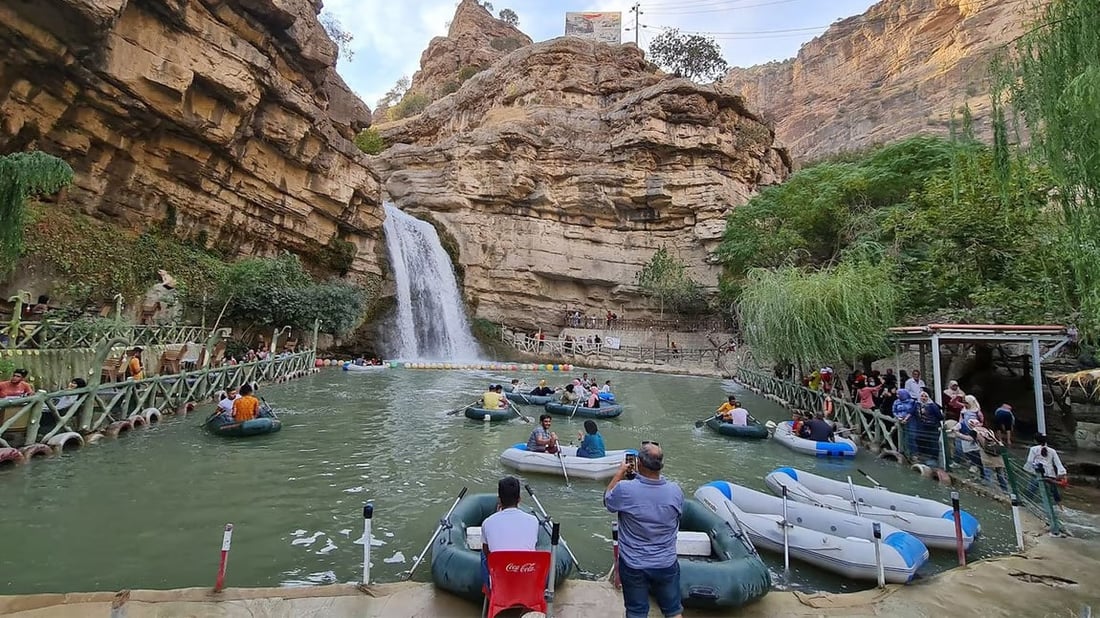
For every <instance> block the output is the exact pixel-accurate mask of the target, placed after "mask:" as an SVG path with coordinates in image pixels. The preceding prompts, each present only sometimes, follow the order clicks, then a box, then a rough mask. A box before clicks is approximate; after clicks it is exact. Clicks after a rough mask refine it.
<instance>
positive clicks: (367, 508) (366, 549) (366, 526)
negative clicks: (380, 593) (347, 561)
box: [363, 502, 374, 584]
mask: <svg viewBox="0 0 1100 618" xmlns="http://www.w3.org/2000/svg"><path fill="white" fill-rule="evenodd" d="M372 517H374V504H373V503H370V502H368V503H366V504H364V505H363V584H369V583H370V539H371V535H370V526H371V518H372Z"/></svg>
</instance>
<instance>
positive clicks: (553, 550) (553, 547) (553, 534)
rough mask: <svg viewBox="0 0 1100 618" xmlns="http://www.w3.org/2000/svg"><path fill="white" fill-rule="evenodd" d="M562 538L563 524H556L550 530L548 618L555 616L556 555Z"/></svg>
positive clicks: (547, 590) (547, 589)
mask: <svg viewBox="0 0 1100 618" xmlns="http://www.w3.org/2000/svg"><path fill="white" fill-rule="evenodd" d="M560 538H561V524H559V523H557V522H554V527H553V528H551V530H550V578H549V579H548V581H547V584H546V592H545V593H544V598H545V599H546V618H553V616H554V580H555V579H557V574H558V569H557V566H558V561H557V559H556V555H557V553H558V540H559V539H560Z"/></svg>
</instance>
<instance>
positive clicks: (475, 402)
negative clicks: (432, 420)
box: [447, 400, 480, 416]
mask: <svg viewBox="0 0 1100 618" xmlns="http://www.w3.org/2000/svg"><path fill="white" fill-rule="evenodd" d="M478 401H480V400H475V401H471V402H470V403H468V404H466V405H464V406H459V407H457V408H455V409H454V410H448V411H447V416H454V415H456V414H458V413H460V412H462V411H463V410H465V409H466V408H468V407H470V406H472V405H476V404H477V402H478Z"/></svg>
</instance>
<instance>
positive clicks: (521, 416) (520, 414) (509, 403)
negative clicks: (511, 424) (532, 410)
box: [508, 401, 531, 423]
mask: <svg viewBox="0 0 1100 618" xmlns="http://www.w3.org/2000/svg"><path fill="white" fill-rule="evenodd" d="M508 407H509V408H512V411H513V412H515V413H516V416H518V417H520V418H522V419H523V422H525V423H530V422H531V419H530V418H528V417H526V416H524V415H523V413H522V412H520V411H519V408H517V407H516V404H514V403H512V402H511V401H508Z"/></svg>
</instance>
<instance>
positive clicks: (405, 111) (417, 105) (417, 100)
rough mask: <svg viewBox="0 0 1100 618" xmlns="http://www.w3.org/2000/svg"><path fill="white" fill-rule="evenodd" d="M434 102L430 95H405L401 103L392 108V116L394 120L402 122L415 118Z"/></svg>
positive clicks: (416, 93)
mask: <svg viewBox="0 0 1100 618" xmlns="http://www.w3.org/2000/svg"><path fill="white" fill-rule="evenodd" d="M431 102H432V100H431V99H429V98H428V95H425V94H420V93H419V92H413V93H411V94H407V95H405V97H404V98H403V99H401V102H400V103H398V104H397V105H394V106H393V107H391V108H390V116H391V117H392V118H393V119H394V120H401V119H402V118H408V117H409V116H415V115H417V114H419V113H420V112H422V111H424V110H425V109H426V108H427V107H428V105H429V104H430V103H431Z"/></svg>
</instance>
